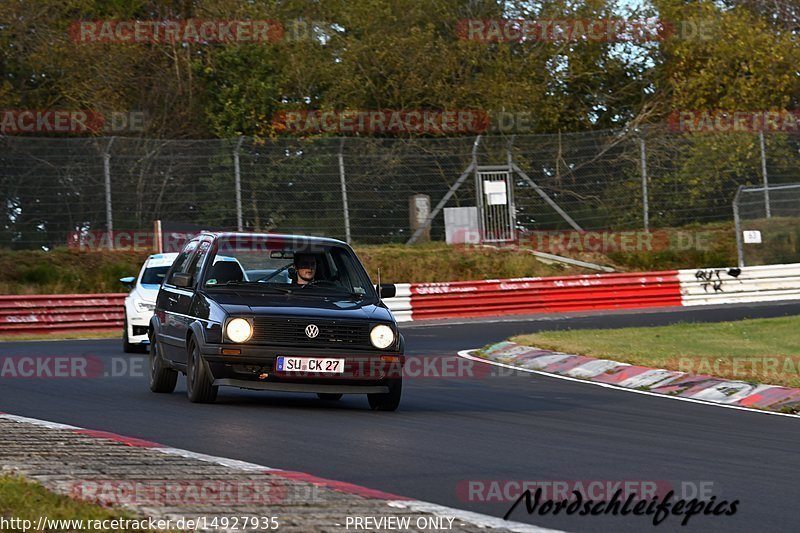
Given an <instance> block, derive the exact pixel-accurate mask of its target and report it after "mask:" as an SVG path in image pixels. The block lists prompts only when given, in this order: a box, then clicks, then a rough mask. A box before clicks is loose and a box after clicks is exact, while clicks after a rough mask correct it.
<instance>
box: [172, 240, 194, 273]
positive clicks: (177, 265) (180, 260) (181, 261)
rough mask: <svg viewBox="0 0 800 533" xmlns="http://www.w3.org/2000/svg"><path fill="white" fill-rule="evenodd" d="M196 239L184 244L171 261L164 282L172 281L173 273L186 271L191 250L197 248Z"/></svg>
mask: <svg viewBox="0 0 800 533" xmlns="http://www.w3.org/2000/svg"><path fill="white" fill-rule="evenodd" d="M197 242H198V241H196V240H195V241H190V242H189V243H188V244H187V245H186V246H184V248H183V250H182V251H181V253H180V254H178V257H176V258H175V262H174V263H172V267H170V269H169V273H167V277H166V280H167V281H166V282H167V283H172V276H174V275H175V273H176V272H186V270H185V268H186V266H187V263H188V261H189V258H190V257H191V256H192V252H194V251H195V249H196V248H197Z"/></svg>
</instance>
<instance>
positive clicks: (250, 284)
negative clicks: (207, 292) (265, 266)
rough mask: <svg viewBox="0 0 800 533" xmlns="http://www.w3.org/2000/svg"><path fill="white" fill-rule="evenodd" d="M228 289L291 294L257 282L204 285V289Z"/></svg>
mask: <svg viewBox="0 0 800 533" xmlns="http://www.w3.org/2000/svg"><path fill="white" fill-rule="evenodd" d="M227 287H230V288H232V289H234V288H235V289H256V290H258V291H263V290H264V289H272V290H274V291H278V292H280V293H282V294H290V293H291V292H292V290H291V289H284V288H283V287H277V286H275V285H265V284H263V283H259V282H257V281H244V280H242V281H236V280H231V281H228V282H227V283H221V284H218V285H217V284H214V285H206V289H223V288H227Z"/></svg>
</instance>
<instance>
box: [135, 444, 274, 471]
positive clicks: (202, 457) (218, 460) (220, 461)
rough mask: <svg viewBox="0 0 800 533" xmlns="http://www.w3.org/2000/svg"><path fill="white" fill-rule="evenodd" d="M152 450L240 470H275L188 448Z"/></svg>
mask: <svg viewBox="0 0 800 533" xmlns="http://www.w3.org/2000/svg"><path fill="white" fill-rule="evenodd" d="M150 449H151V450H153V451H154V452H161V453H163V454H166V455H177V456H178V457H185V458H186V459H197V460H198V461H203V462H205V463H212V464H216V465H222V466H225V467H227V468H232V469H234V470H241V471H243V472H265V471H268V470H276V469H275V468H270V467H268V466H261V465H257V464H255V463H248V462H246V461H239V460H238V459H228V458H226V457H216V456H214V455H206V454H204V453H197V452H191V451H189V450H182V449H180V448H150Z"/></svg>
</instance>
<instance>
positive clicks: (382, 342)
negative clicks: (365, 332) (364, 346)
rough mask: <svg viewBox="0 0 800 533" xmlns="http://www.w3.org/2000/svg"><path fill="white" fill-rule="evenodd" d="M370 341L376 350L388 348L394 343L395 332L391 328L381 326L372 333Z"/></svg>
mask: <svg viewBox="0 0 800 533" xmlns="http://www.w3.org/2000/svg"><path fill="white" fill-rule="evenodd" d="M369 340H370V341H372V345H373V346H375V347H376V348H380V349H381V350H382V349H384V348H388V347H389V346H391V345H392V343H393V342H394V331H392V328H390V327H389V326H385V325H383V324H379V325H377V326H375V327H374V328H372V331H370V333H369Z"/></svg>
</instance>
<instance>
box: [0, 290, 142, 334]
mask: <svg viewBox="0 0 800 533" xmlns="http://www.w3.org/2000/svg"><path fill="white" fill-rule="evenodd" d="M125 296H127V294H45V295H24V296H23V295H19V296H0V335H3V334H23V333H62V332H69V331H86V330H106V329H119V330H120V331H122V319H123V315H124V309H123V301H124V300H125Z"/></svg>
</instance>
